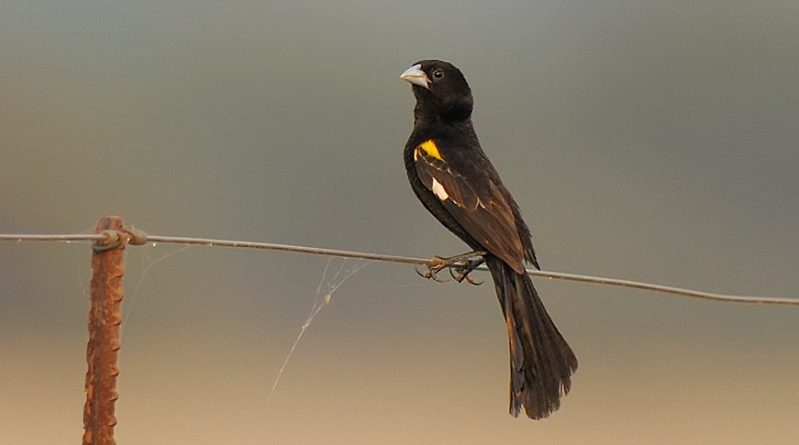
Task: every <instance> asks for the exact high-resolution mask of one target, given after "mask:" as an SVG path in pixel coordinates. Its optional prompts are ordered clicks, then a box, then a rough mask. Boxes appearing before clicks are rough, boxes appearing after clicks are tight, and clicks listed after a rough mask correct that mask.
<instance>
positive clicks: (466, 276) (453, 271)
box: [449, 256, 485, 286]
mask: <svg viewBox="0 0 799 445" xmlns="http://www.w3.org/2000/svg"><path fill="white" fill-rule="evenodd" d="M484 261H485V258H483V257H482V256H480V257H478V258H476V259H469V260H467V261H466V264H460V265H456V266H451V267H450V268H449V274H450V275H452V278H453V279H454V280H455V281H457V282H458V283H462V282H463V280H466V282H467V283H469V284H471V285H472V286H479V285H481V284H483V282H482V281H477V280H475V279H474V278H472V277H471V276H470V274H471V273H472V271H474V270H475V269H477V267H478V266H480V265H481V264H483V262H484Z"/></svg>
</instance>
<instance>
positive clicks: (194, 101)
mask: <svg viewBox="0 0 799 445" xmlns="http://www.w3.org/2000/svg"><path fill="white" fill-rule="evenodd" d="M797 25H799V3H797V2H795V1H705V2H689V1H648V0H643V1H642V0H637V1H623V0H601V1H590V2H589V1H581V2H578V1H568V0H567V1H564V0H558V1H555V0H553V1H532V2H508V3H506V4H503V5H501V6H498V5H495V4H491V3H489V2H484V3H483V2H444V3H437V2H395V3H393V4H391V5H389V4H380V3H378V2H343V3H334V2H319V1H310V2H291V3H288V2H287V3H286V4H272V3H269V2H252V1H231V2H224V3H220V2H209V1H181V2H90V1H8V0H0V98H2V100H0V151H1V153H2V160H1V161H0V215H2V220H1V221H0V233H15V232H27V233H65V232H88V231H90V230H91V228H92V227H93V225H94V222H95V221H96V219H97V218H98V217H99V216H101V215H107V214H118V215H122V216H123V217H124V218H125V219H126V221H127V222H128V223H131V224H133V225H135V226H137V227H139V228H142V229H144V230H145V231H148V232H149V233H152V234H159V235H183V236H203V237H219V238H234V239H246V240H257V241H269V242H277V243H294V244H302V245H312V246H323V247H332V248H340V249H356V250H367V251H372V252H385V253H394V254H402V255H413V256H431V255H451V254H456V253H461V252H463V251H464V250H465V246H464V245H462V244H461V243H460V242H459V241H458V240H457V239H456V238H455V237H454V236H452V235H450V234H449V233H448V232H447V231H446V230H445V229H443V228H442V227H440V226H439V225H438V224H437V223H435V221H434V220H433V218H432V217H430V216H429V215H427V213H426V212H425V210H424V209H423V208H422V207H421V205H419V204H418V203H417V202H416V200H415V198H414V197H413V194H412V193H411V191H410V187H409V186H408V184H407V180H406V178H405V172H404V168H403V165H402V159H401V151H402V147H403V146H404V143H405V140H406V138H407V136H408V134H409V133H410V129H411V123H412V122H411V120H412V116H411V113H412V107H413V97H412V94H411V92H410V87H409V86H408V85H407V84H406V83H405V82H402V81H401V80H400V79H399V74H400V73H401V72H402V71H403V70H404V69H405V68H407V67H408V66H409V65H411V64H412V63H413V62H415V61H417V60H419V59H424V58H433V57H435V58H443V59H447V60H450V61H451V62H453V63H455V64H456V65H458V66H459V67H460V68H461V69H462V70H463V71H464V73H465V74H466V76H467V79H468V80H469V82H470V84H471V86H472V90H473V93H474V95H475V100H476V105H475V107H476V108H475V116H474V120H475V126H476V128H477V131H478V133H479V135H480V138H481V141H482V143H483V146H484V148H485V150H486V152H487V153H488V155H489V156H490V157H491V159H492V161H493V163H494V164H495V166H496V167H497V169H498V170H499V171H500V173H501V174H502V178H503V180H504V182H505V183H506V185H507V186H508V187H509V188H510V189H511V191H512V192H513V194H514V196H515V197H516V200H517V201H518V202H519V204H520V206H521V207H522V210H523V213H524V215H525V218H526V219H527V221H528V223H529V225H530V226H531V228H532V230H533V234H534V242H535V245H536V249H537V251H538V254H539V259H540V260H541V263H542V266H543V267H544V268H545V269H550V270H557V271H565V272H574V273H586V274H599V275H609V276H614V277H621V278H629V279H639V280H647V281H653V282H657V283H663V284H672V285H676V286H682V287H691V288H698V289H703V290H710V291H718V292H728V293H735V294H757V295H771V296H786V297H799V273H797V270H799V259H797V252H799V235H797V220H799V200H797V198H796V192H797V190H799V175H797V171H799V142H798V141H799V125H798V124H797V123H798V122H799V86H797V79H799V52H798V51H797V42H799V26H797ZM89 258H90V251H89V248H88V246H87V245H82V244H80V245H60V244H55V245H54V244H49V245H45V244H37V245H32V244H0V356H2V357H3V360H2V362H3V363H2V364H0V398H1V399H2V400H3V401H2V402H0V419H3V421H2V423H3V427H2V428H0V443H25V444H52V443H62V442H70V441H72V442H77V441H78V440H80V435H81V433H82V423H81V422H82V406H83V400H84V394H83V378H84V375H85V366H86V365H85V341H86V327H85V322H86V312H87V308H88V297H87V296H86V292H87V282H88V278H89V270H88V266H89ZM127 264H128V270H129V273H128V275H127V276H126V279H125V283H124V284H125V288H126V300H125V306H124V311H125V315H126V317H127V318H126V321H125V323H124V334H123V346H122V351H121V368H122V370H121V375H120V380H119V385H120V388H119V389H120V399H119V402H118V405H117V406H118V409H117V413H118V417H119V425H118V427H117V439H118V441H119V443H131V444H133V443H155V444H158V443H192V444H220V443H231V444H232V443H235V444H255V443H292V444H315V443H328V444H329V443H334V444H336V443H342V444H373V443H380V444H407V443H436V444H485V443H511V442H514V443H563V444H572V443H574V444H583V443H597V444H624V443H629V444H640V443H663V444H673V443H685V444H708V443H724V444H734V443H740V444H751V443H767V444H788V443H793V442H794V441H795V440H796V437H798V436H799V423H797V422H796V408H797V406H799V382H797V380H796V378H795V376H796V375H797V373H798V372H799V311H797V309H793V308H790V307H767V306H745V305H733V304H722V303H710V302H701V301H691V300H683V299H678V298H674V297H664V296H658V295H654V294H649V293H645V292H641V291H635V290H622V289H616V288H610V287H596V286H589V285H581V284H574V283H567V282H555V281H544V280H540V279H539V280H536V283H537V286H538V287H539V288H540V291H541V294H542V295H543V298H544V300H545V303H546V304H547V307H548V308H549V311H550V313H551V315H552V317H553V318H554V319H555V321H556V323H557V325H558V326H559V328H560V330H561V332H563V334H564V336H565V337H566V338H567V339H568V341H569V342H570V344H571V345H572V347H573V348H574V350H575V352H576V353H577V355H578V358H579V359H580V368H579V370H578V372H577V375H576V377H575V380H574V385H573V391H572V393H571V394H570V395H569V396H568V397H567V398H566V399H565V402H564V405H563V407H562V408H561V410H560V411H559V412H557V413H556V414H555V415H554V416H553V417H551V418H550V419H548V420H546V421H543V422H533V421H529V420H527V419H513V418H512V417H510V416H509V415H508V414H507V397H508V395H507V385H508V369H507V339H506V337H505V331H504V327H503V323H502V318H501V312H500V309H499V307H498V305H497V302H496V297H495V296H494V294H493V288H492V286H491V285H490V284H487V285H485V286H482V287H472V286H466V285H456V284H454V283H448V284H436V283H431V282H427V281H425V280H423V279H421V278H419V277H417V276H416V274H415V273H414V272H413V269H412V268H410V267H406V266H398V265H391V264H369V265H367V266H366V267H365V268H364V269H362V270H360V271H359V272H357V273H356V274H355V275H353V276H352V277H351V278H350V279H349V280H348V281H347V282H346V283H344V284H343V285H342V286H341V287H339V288H338V290H337V291H336V292H335V293H334V295H333V298H332V304H331V305H330V306H327V307H325V308H324V309H323V310H322V311H321V312H320V313H319V314H318V316H317V317H316V318H315V319H314V321H313V323H312V324H311V326H310V328H309V329H308V330H307V331H306V333H305V335H304V337H303V339H302V341H300V343H299V345H298V347H297V349H296V351H295V354H294V356H293V357H292V359H291V361H290V362H289V363H288V365H287V367H286V370H285V373H284V374H283V376H282V380H281V382H280V384H279V385H278V387H277V390H276V392H275V393H274V396H273V398H272V399H271V401H270V402H269V405H268V406H266V405H267V400H268V398H269V393H270V388H271V387H272V384H273V382H274V380H275V378H276V376H277V374H278V370H279V369H280V366H281V364H282V362H283V360H284V359H285V357H286V354H287V353H288V350H289V348H290V347H291V345H292V343H293V342H294V339H295V338H296V337H297V335H298V333H299V330H300V327H301V326H302V324H303V322H304V321H305V319H306V317H307V315H308V313H309V311H310V310H311V308H312V306H313V304H314V299H315V298H316V290H317V287H318V286H320V280H321V289H322V290H323V291H324V290H325V289H326V288H327V286H329V285H331V286H332V285H336V284H338V283H339V281H340V279H339V278H340V277H341V274H339V277H338V278H337V277H335V274H336V272H337V271H339V270H341V271H342V273H344V272H346V271H347V270H349V269H351V268H352V267H354V266H355V265H356V263H355V262H351V261H350V262H342V261H340V260H334V261H332V262H331V263H330V264H327V259H325V258H321V257H314V256H303V255H294V254H286V253H278V252H263V251H261V252H250V251H230V250H221V249H207V248H200V247H193V248H189V249H180V248H177V247H172V246H165V245H164V246H161V245H159V246H157V247H152V246H147V247H131V248H129V250H128V252H127ZM326 266H327V271H328V273H327V275H325V274H324V272H325V270H326ZM484 278H486V279H488V276H485V277H484ZM322 293H324V292H322Z"/></svg>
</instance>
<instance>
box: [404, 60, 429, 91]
mask: <svg viewBox="0 0 799 445" xmlns="http://www.w3.org/2000/svg"><path fill="white" fill-rule="evenodd" d="M400 79H402V80H404V81H406V82H410V83H412V84H414V85H419V86H420V87H422V88H425V89H426V88H428V85H429V82H428V79H427V74H425V72H424V71H422V65H420V64H418V63H417V64H416V65H414V66H412V67H410V68H408V69H407V70H405V71H404V72H403V73H402V74H400Z"/></svg>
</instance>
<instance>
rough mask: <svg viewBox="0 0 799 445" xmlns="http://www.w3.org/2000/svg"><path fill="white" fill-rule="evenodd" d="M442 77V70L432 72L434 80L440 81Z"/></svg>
mask: <svg viewBox="0 0 799 445" xmlns="http://www.w3.org/2000/svg"><path fill="white" fill-rule="evenodd" d="M443 77H444V70H435V71H433V78H434V79H441V78H443Z"/></svg>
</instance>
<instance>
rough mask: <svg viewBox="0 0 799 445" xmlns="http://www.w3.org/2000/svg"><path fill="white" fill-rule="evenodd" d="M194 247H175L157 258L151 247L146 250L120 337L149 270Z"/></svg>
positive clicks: (128, 301) (127, 306)
mask: <svg viewBox="0 0 799 445" xmlns="http://www.w3.org/2000/svg"><path fill="white" fill-rule="evenodd" d="M157 246H158V244H157V243H152V247H157ZM192 247H194V246H183V247H181V248H179V249H175V250H173V251H171V252H168V253H165V254H163V255H160V256H158V257H156V258H153V257H151V256H150V254H149V249H148V250H146V251H145V256H144V257H142V260H141V265H142V270H141V274H140V275H139V279H138V281H136V285H135V286H134V287H133V292H132V293H131V296H130V297H128V298H126V302H125V312H124V314H125V315H124V316H123V318H122V326H120V327H119V337H120V339H121V338H122V336H123V335H124V333H125V327H127V325H128V319H129V318H130V315H131V314H132V313H133V307H134V306H135V305H136V297H137V296H138V295H139V291H140V290H141V287H142V283H144V278H145V277H146V276H147V272H149V271H150V269H151V268H152V267H153V266H155V265H156V264H158V263H160V262H161V261H164V260H165V259H167V258H169V257H171V256H173V255H177V254H179V253H182V252H185V251H186V250H188V249H191V248H192Z"/></svg>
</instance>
